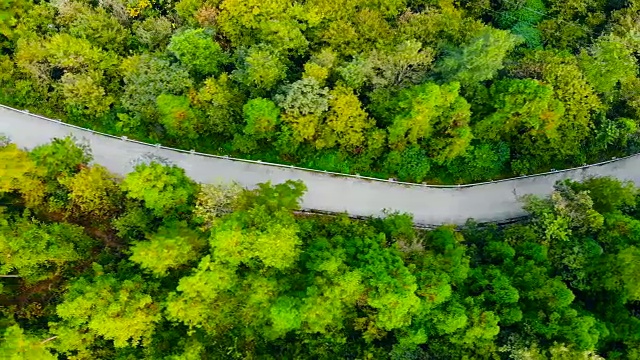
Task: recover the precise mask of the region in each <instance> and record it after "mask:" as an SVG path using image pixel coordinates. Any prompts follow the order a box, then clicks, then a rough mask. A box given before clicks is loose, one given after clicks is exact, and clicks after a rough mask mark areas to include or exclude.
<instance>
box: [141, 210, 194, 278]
mask: <svg viewBox="0 0 640 360" xmlns="http://www.w3.org/2000/svg"><path fill="white" fill-rule="evenodd" d="M203 246H204V241H203V240H202V239H201V238H200V236H199V234H198V233H196V232H195V231H193V230H190V229H189V228H188V226H187V224H186V223H184V222H183V223H177V224H169V225H166V226H163V227H161V228H160V229H158V231H157V232H156V233H154V234H150V235H148V237H147V240H145V241H136V242H133V244H132V246H131V257H130V258H129V259H130V260H131V261H133V262H134V263H137V264H139V265H140V267H141V268H143V269H144V270H147V271H150V272H151V273H152V274H153V275H154V276H158V277H162V276H166V275H167V271H169V270H172V269H175V268H179V267H181V266H184V265H185V264H187V263H189V262H191V261H193V260H195V259H197V257H198V250H200V249H201V248H202V247H203Z"/></svg>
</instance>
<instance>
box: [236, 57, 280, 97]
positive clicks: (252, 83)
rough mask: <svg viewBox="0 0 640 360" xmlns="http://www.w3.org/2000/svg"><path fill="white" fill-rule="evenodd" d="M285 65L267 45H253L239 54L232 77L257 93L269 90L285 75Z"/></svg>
mask: <svg viewBox="0 0 640 360" xmlns="http://www.w3.org/2000/svg"><path fill="white" fill-rule="evenodd" d="M286 72H287V66H286V65H285V63H284V62H283V61H282V60H281V59H280V55H279V54H278V53H277V52H276V51H275V50H273V49H272V48H271V47H269V46H267V45H255V46H252V47H250V48H249V49H248V50H246V52H244V53H241V54H240V55H239V61H238V66H237V70H235V71H234V72H233V76H234V79H236V80H237V81H238V82H240V83H242V84H244V85H245V86H246V87H248V88H250V89H253V88H255V89H256V90H255V91H256V92H257V93H263V92H264V91H268V90H271V89H272V88H273V87H274V86H275V85H276V84H278V82H280V81H281V80H283V79H284V78H285V77H286Z"/></svg>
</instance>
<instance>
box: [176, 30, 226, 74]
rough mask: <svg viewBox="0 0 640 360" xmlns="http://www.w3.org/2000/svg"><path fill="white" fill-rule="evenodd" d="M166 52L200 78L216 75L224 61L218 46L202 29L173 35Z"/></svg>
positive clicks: (223, 55)
mask: <svg viewBox="0 0 640 360" xmlns="http://www.w3.org/2000/svg"><path fill="white" fill-rule="evenodd" d="M167 50H169V51H170V52H171V53H173V54H174V55H175V56H176V57H177V58H178V59H179V60H180V62H181V63H182V64H184V66H186V67H187V68H188V69H189V70H190V71H192V72H193V73H195V74H196V75H198V76H200V77H206V76H209V75H214V74H216V73H218V72H219V68H220V65H222V64H224V62H225V61H226V56H225V54H224V52H223V51H222V48H221V47H220V45H219V44H218V43H216V42H215V41H213V39H212V38H211V36H210V35H209V34H207V33H206V32H205V30H204V29H188V30H185V31H183V32H181V33H178V34H175V35H173V37H172V38H171V42H170V43H169V46H168V47H167Z"/></svg>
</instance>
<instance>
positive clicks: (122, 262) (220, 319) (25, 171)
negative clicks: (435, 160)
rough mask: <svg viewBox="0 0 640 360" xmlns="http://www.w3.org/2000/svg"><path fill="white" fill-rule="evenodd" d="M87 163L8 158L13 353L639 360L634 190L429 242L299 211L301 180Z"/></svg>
mask: <svg viewBox="0 0 640 360" xmlns="http://www.w3.org/2000/svg"><path fill="white" fill-rule="evenodd" d="M90 160H91V154H90V152H89V149H86V148H84V147H82V146H78V145H77V144H75V143H74V142H73V141H72V140H71V139H57V140H55V141H53V142H52V143H51V144H48V145H43V146H40V147H37V148H35V149H33V150H32V151H31V152H25V151H22V150H20V149H19V148H17V147H16V146H15V145H14V144H9V143H6V142H5V143H3V144H2V146H0V205H1V206H0V276H1V277H0V358H2V359H11V360H14V359H15V360H23V359H29V360H45V359H47V360H48V359H60V360H63V359H78V360H79V359H91V360H101V359H104V360H114V359H122V360H124V359H136V360H137V359H173V360H178V359H181V360H190V359H193V360H201V359H394V360H396V359H397V360H400V359H452V360H459V359H522V360H525V359H527V360H538V359H540V360H545V359H551V360H573V359H575V360H578V359H590V360H596V359H602V358H606V359H640V207H639V203H638V189H637V188H635V187H634V186H633V185H632V184H629V183H623V182H620V181H618V180H615V179H611V178H594V179H589V180H586V181H585V182H583V183H574V182H566V183H559V184H557V186H556V188H555V191H554V192H553V194H552V195H551V196H550V197H549V198H544V199H542V198H534V197H530V198H526V199H524V202H525V206H526V209H527V210H528V211H529V214H530V216H529V217H528V218H527V219H526V220H524V221H522V222H520V223H518V224H514V225H509V226H506V227H502V228H499V227H496V226H483V227H480V226H478V225H476V224H474V223H472V222H469V223H468V224H467V226H465V227H464V228H463V229H455V228H454V227H450V226H443V227H440V228H437V229H434V230H429V231H423V230H416V229H414V228H413V226H412V219H411V217H410V216H408V215H404V214H394V215H391V216H389V217H387V218H385V219H369V220H365V221H363V220H358V221H356V220H351V219H349V218H348V217H346V216H344V215H340V216H336V217H327V216H310V215H299V214H296V212H295V210H296V209H297V208H298V201H299V199H300V196H301V195H302V194H303V193H304V191H305V186H304V184H302V183H299V182H287V183H283V184H263V185H261V186H259V187H258V188H256V189H253V190H246V189H242V188H240V187H239V186H236V185H233V184H217V185H210V184H197V183H194V182H193V181H192V180H190V179H189V178H188V177H187V176H186V175H185V173H184V171H183V170H182V169H180V168H177V167H175V166H171V165H168V164H159V163H157V162H153V161H146V162H144V161H141V162H140V163H139V164H138V165H137V167H136V168H135V171H133V172H132V173H130V174H128V175H127V176H126V177H125V178H118V177H116V176H114V175H112V174H110V173H109V172H108V171H107V170H105V169H104V168H103V167H100V166H99V165H89V162H90Z"/></svg>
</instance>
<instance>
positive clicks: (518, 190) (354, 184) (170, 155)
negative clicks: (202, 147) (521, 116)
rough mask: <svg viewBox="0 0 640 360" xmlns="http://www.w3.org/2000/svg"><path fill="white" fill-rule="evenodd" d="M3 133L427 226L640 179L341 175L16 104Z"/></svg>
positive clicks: (632, 171) (614, 171)
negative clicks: (182, 145) (575, 183)
mask: <svg viewBox="0 0 640 360" xmlns="http://www.w3.org/2000/svg"><path fill="white" fill-rule="evenodd" d="M0 134H5V135H7V136H9V138H10V139H11V140H12V141H13V142H14V143H16V144H17V145H18V146H20V147H23V148H27V149H31V148H33V147H35V146H38V145H41V144H45V143H48V142H49V141H51V139H53V138H56V137H58V138H60V137H65V136H67V135H73V136H75V137H76V138H77V139H84V140H85V141H87V142H88V143H89V144H90V146H91V148H92V152H93V157H94V162H95V163H98V164H101V165H103V166H105V167H107V168H108V169H109V170H110V171H112V172H114V173H116V174H120V175H125V174H126V173H128V172H130V171H131V170H132V169H133V165H132V161H135V159H139V158H140V157H141V156H146V155H148V154H153V155H155V156H160V157H162V158H165V159H168V161H170V162H171V163H173V164H175V165H177V166H179V167H181V168H183V169H185V171H186V172H187V174H188V175H189V176H190V177H191V178H193V179H194V180H196V181H198V182H201V183H219V182H231V181H237V182H238V183H240V184H242V185H244V186H246V187H253V186H255V185H256V184H258V183H262V182H266V181H271V182H272V183H280V182H284V181H286V180H289V179H291V180H302V181H303V182H304V183H305V184H306V185H307V188H308V191H307V193H306V194H305V195H304V197H303V199H302V207H303V209H307V210H319V211H324V212H334V213H339V212H347V213H348V214H350V215H353V216H380V215H382V214H383V211H384V210H385V209H387V210H392V211H400V212H407V213H411V214H413V216H414V219H415V222H416V223H417V224H420V225H439V224H463V223H464V222H465V221H466V220H467V219H469V218H473V219H475V220H476V221H479V222H490V221H504V220H508V219H512V218H517V217H520V216H522V215H524V211H523V210H522V206H521V203H520V201H519V200H518V199H519V197H520V196H521V195H524V194H536V195H547V194H549V193H550V192H551V190H552V187H553V184H554V183H555V182H556V181H557V180H561V179H566V178H571V179H575V180H580V179H582V178H584V177H588V176H607V175H608V176H614V177H617V178H620V179H628V180H632V181H634V182H635V183H636V184H640V155H637V156H633V157H629V158H625V159H621V160H618V161H615V162H609V163H606V164H602V165H595V166H590V167H586V168H581V169H575V170H567V171H563V172H557V173H553V174H544V175H538V176H535V177H528V178H519V179H512V180H507V181H500V182H495V183H490V184H479V185H474V186H469V187H460V188H441V187H425V186H421V185H404V184H398V183H389V182H384V181H374V180H366V179H358V178H353V177H344V176H335V175H330V174H323V173H319V172H311V171H305V170H299V169H292V168H286V167H276V166H270V165H265V164H255V163H248V162H243V161H238V160H232V159H223V158H214V157H208V156H201V155H196V154H190V153H182V152H177V151H172V150H167V149H162V148H156V147H154V146H151V145H145V144H139V143H134V142H130V141H125V140H120V139H116V138H111V137H106V136H102V135H98V134H94V133H92V132H91V131H89V130H83V129H76V128H72V127H69V126H67V125H65V124H62V123H56V122H53V121H48V120H44V119H42V118H39V117H36V116H33V115H29V114H24V113H21V112H18V111H15V110H11V109H10V108H5V107H0Z"/></svg>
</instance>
